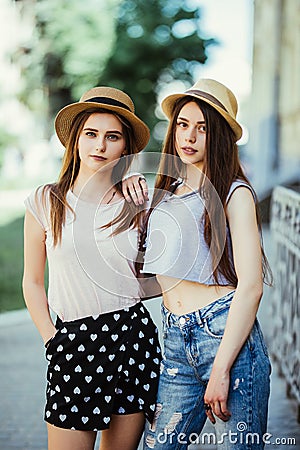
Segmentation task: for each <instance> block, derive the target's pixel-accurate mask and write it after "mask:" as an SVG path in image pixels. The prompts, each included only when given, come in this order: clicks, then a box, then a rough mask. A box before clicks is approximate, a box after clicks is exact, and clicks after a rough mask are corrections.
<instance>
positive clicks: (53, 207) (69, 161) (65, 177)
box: [43, 108, 143, 245]
mask: <svg viewBox="0 0 300 450" xmlns="http://www.w3.org/2000/svg"><path fill="white" fill-rule="evenodd" d="M94 113H109V114H113V115H114V116H116V117H117V118H118V119H119V120H120V122H121V124H122V128H123V133H124V136H125V142H126V146H125V148H126V158H122V157H121V158H120V160H119V161H118V163H117V164H116V165H115V166H114V168H113V172H112V181H113V184H114V187H115V189H116V191H117V192H119V193H120V194H122V178H123V176H124V175H125V174H126V172H127V171H128V169H129V167H130V164H131V162H132V159H133V157H134V155H135V154H136V153H138V149H137V146H136V142H135V139H134V134H133V130H132V127H131V125H130V124H129V122H128V121H127V120H126V119H125V118H124V117H122V116H120V115H119V114H117V113H114V112H111V111H110V110H107V109H104V108H103V109H101V108H91V109H88V110H85V111H83V112H81V113H79V114H78V115H77V116H76V117H75V119H74V121H73V123H72V127H71V130H70V135H69V139H68V142H67V144H66V151H65V154H64V157H63V161H62V168H61V171H60V174H59V178H58V181H57V182H56V183H52V184H47V185H45V187H44V190H43V195H44V201H45V193H46V192H49V198H50V223H51V231H52V235H53V244H54V245H57V244H58V243H60V242H61V237H62V227H63V225H64V224H65V220H66V209H67V208H68V209H70V210H71V211H72V212H73V213H74V214H75V212H74V211H73V209H72V208H71V206H70V205H69V204H68V202H67V200H66V196H67V192H68V191H69V190H70V189H72V187H73V186H74V183H75V180H76V178H77V176H78V173H79V168H80V158H79V152H78V140H79V137H80V134H81V132H82V130H83V127H84V124H85V122H86V121H87V119H88V118H89V116H90V115H91V114H94ZM122 195H123V194H122ZM142 217H143V211H142V207H141V206H135V204H134V203H133V202H131V203H128V202H126V201H125V202H124V206H123V208H122V210H121V212H120V214H119V215H118V216H117V217H115V218H114V219H113V220H112V221H111V222H109V223H107V224H106V225H104V227H110V226H111V225H115V224H117V223H118V224H119V225H118V226H117V227H116V229H115V230H114V232H113V234H117V233H121V232H122V231H125V230H127V229H128V228H130V227H138V228H139V227H140V224H141V220H142Z"/></svg>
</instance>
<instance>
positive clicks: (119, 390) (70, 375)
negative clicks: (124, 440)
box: [44, 303, 161, 431]
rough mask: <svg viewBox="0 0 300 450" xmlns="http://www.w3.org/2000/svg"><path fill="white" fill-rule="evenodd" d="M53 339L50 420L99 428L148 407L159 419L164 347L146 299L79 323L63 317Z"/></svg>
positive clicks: (67, 425)
mask: <svg viewBox="0 0 300 450" xmlns="http://www.w3.org/2000/svg"><path fill="white" fill-rule="evenodd" d="M56 328H57V329H58V331H57V333H56V334H55V336H54V338H53V339H52V340H51V341H50V343H49V345H48V347H47V350H46V358H47V360H48V370H47V390H46V397H47V402H46V407H45V417H44V418H45V420H46V421H47V422H48V423H50V424H53V425H55V426H57V427H60V428H66V429H73V430H86V431H92V430H93V431H98V430H104V429H107V428H109V423H110V420H111V415H112V414H133V413H137V412H141V411H143V412H144V414H145V416H146V418H147V419H148V420H149V421H150V423H151V422H152V421H153V417H154V410H155V402H156V393H157V388H158V379H159V368H160V361H161V350H160V345H159V340H158V331H157V328H156V326H155V324H154V323H153V321H152V319H151V317H150V314H149V312H148V310H147V309H146V308H145V306H144V305H142V303H138V304H136V305H135V306H132V307H130V308H126V309H122V310H118V311H114V312H112V313H106V314H100V315H99V316H97V317H96V316H90V317H85V318H83V319H78V320H74V321H68V322H62V321H61V320H60V319H58V320H57V324H56Z"/></svg>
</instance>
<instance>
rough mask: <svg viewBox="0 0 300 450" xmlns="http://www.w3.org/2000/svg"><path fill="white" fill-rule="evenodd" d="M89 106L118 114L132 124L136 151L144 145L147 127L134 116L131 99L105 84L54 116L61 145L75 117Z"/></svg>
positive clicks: (147, 140) (89, 107)
mask: <svg viewBox="0 0 300 450" xmlns="http://www.w3.org/2000/svg"><path fill="white" fill-rule="evenodd" d="M91 108H99V109H100V108H101V109H107V110H108V111H110V112H112V113H114V112H115V113H118V114H120V115H121V116H122V117H124V118H125V119H127V120H128V122H129V123H130V124H131V126H132V129H133V132H134V136H135V139H136V144H137V148H138V151H141V150H143V149H144V148H145V147H146V145H147V144H148V142H149V138H150V132H149V128H148V127H147V125H146V124H145V123H144V122H143V121H142V120H141V119H139V118H138V117H137V116H136V114H135V109H134V104H133V101H132V100H131V98H130V97H129V96H128V95H127V94H125V92H123V91H120V90H119V89H115V88H112V87H107V86H100V87H94V88H93V89H90V90H89V91H87V92H86V93H85V94H83V95H82V97H81V99H80V100H79V102H76V103H71V104H70V105H67V106H65V107H64V108H62V109H61V110H60V111H59V113H58V114H57V116H56V118H55V130H56V133H57V136H58V138H59V140H60V142H61V143H62V144H63V146H66V144H67V141H68V138H69V134H70V130H71V127H72V124H73V122H74V119H75V117H76V116H77V115H78V114H79V113H80V112H82V111H85V110H88V109H91Z"/></svg>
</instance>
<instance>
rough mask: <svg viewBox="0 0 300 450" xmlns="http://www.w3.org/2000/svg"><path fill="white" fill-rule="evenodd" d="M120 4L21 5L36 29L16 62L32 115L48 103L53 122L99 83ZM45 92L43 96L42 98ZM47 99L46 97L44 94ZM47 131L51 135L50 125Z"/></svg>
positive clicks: (77, 0)
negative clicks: (66, 108) (21, 75)
mask: <svg viewBox="0 0 300 450" xmlns="http://www.w3.org/2000/svg"><path fill="white" fill-rule="evenodd" d="M119 3H120V0H85V1H82V0H72V2H70V1H69V0H37V1H35V2H33V3H27V2H24V3H23V10H24V12H26V13H27V15H28V14H29V15H32V17H33V20H32V21H33V23H34V24H35V27H34V29H33V33H32V36H31V40H30V41H29V42H26V43H24V47H22V48H21V49H19V53H18V54H17V55H16V57H17V58H18V60H19V64H20V65H21V67H22V68H23V76H24V77H23V78H24V80H25V86H24V89H23V92H22V95H21V99H22V100H23V101H24V103H26V104H27V105H28V106H29V107H30V108H31V109H32V110H33V111H34V110H39V111H40V110H41V109H40V108H43V104H44V103H45V98H46V100H48V111H47V110H46V111H45V110H43V112H45V113H46V116H47V115H49V116H50V117H51V118H52V117H53V116H54V115H55V114H56V112H57V111H58V109H60V108H61V107H62V106H64V105H66V104H67V103H70V102H72V101H76V100H78V98H79V97H80V96H81V94H82V92H84V91H85V90H87V89H89V88H90V87H91V86H93V85H96V84H97V80H98V78H99V75H100V74H101V72H102V70H103V69H104V67H105V64H106V61H107V59H108V57H109V55H110V52H111V47H112V45H113V43H114V38H115V23H114V22H115V17H116V7H117V6H118V5H119ZM28 8H32V10H31V11H30V12H28ZM41 93H42V95H41ZM43 94H44V95H43ZM50 124H51V126H50V125H49V132H52V129H53V127H52V122H51V121H50Z"/></svg>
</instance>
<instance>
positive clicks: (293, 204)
mask: <svg viewBox="0 0 300 450" xmlns="http://www.w3.org/2000/svg"><path fill="white" fill-rule="evenodd" d="M271 235H272V243H273V246H274V248H273V252H272V253H273V255H274V261H273V267H272V269H273V275H274V288H273V289H272V291H273V292H272V295H271V297H270V302H271V304H270V308H271V317H270V320H272V324H273V326H272V331H271V339H270V343H269V347H270V352H271V354H272V357H273V360H274V361H275V363H276V365H277V366H278V368H279V371H280V374H281V375H282V376H283V377H284V379H285V381H286V385H287V394H288V396H291V397H294V398H295V399H296V401H297V403H298V421H299V422H300V380H299V378H300V194H299V193H298V192H296V191H293V190H291V189H288V188H285V187H282V186H278V187H276V188H275V189H274V191H273V194H272V208H271Z"/></svg>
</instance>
